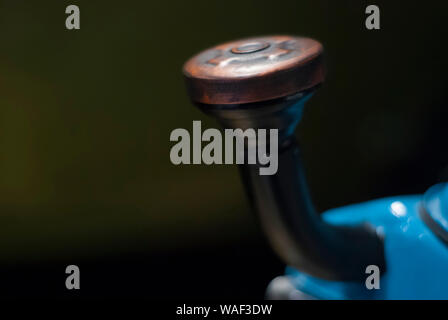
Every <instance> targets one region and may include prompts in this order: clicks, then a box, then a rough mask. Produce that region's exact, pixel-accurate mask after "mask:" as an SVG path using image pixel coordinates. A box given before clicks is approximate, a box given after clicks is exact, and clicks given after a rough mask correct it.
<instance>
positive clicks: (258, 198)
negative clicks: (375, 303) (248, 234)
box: [240, 138, 385, 281]
mask: <svg viewBox="0 0 448 320" xmlns="http://www.w3.org/2000/svg"><path fill="white" fill-rule="evenodd" d="M240 171H241V175H242V177H243V181H244V184H245V186H246V190H247V193H248V195H249V198H250V200H251V203H252V205H253V206H254V208H255V209H256V212H257V213H258V217H259V219H260V222H261V225H262V227H263V229H264V231H265V233H266V234H267V236H268V238H269V241H270V242H271V245H272V247H273V248H274V250H275V251H276V252H277V254H278V255H279V256H280V257H281V258H282V259H283V260H284V261H285V262H286V263H288V264H289V265H291V266H293V267H295V268H297V269H299V270H301V271H303V272H306V273H308V274H310V275H313V276H316V277H319V278H323V279H327V280H340V281H358V280H364V279H365V270H366V267H367V266H368V265H371V264H374V265H377V266H379V268H380V270H382V271H384V270H385V261H384V253H383V252H384V250H383V243H382V241H381V239H380V238H379V237H378V235H377V234H376V233H375V231H374V230H373V229H371V228H369V227H368V226H366V225H365V226H358V227H353V228H351V227H336V226H330V225H329V224H327V223H325V222H324V221H323V220H322V219H321V218H320V215H319V214H318V213H317V212H316V210H315V208H314V206H313V203H312V200H311V196H310V194H309V191H308V187H307V183H306V179H305V174H304V170H303V166H302V161H301V157H300V150H299V146H298V145H297V143H296V141H295V139H294V138H291V139H290V141H288V143H287V144H286V146H285V147H284V148H283V149H282V150H280V151H279V159H278V171H277V173H276V174H275V175H270V176H267V175H265V176H261V175H259V172H258V166H257V165H247V164H245V165H240Z"/></svg>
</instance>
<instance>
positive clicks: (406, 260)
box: [286, 184, 448, 299]
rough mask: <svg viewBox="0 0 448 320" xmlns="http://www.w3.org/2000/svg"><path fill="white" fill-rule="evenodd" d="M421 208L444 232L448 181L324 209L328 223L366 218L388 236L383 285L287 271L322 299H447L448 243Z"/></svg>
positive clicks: (300, 287) (304, 289)
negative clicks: (372, 286) (421, 189)
mask: <svg viewBox="0 0 448 320" xmlns="http://www.w3.org/2000/svg"><path fill="white" fill-rule="evenodd" d="M422 207H423V208H425V209H426V210H427V212H428V213H429V214H430V216H431V217H432V218H433V219H434V220H435V221H436V222H437V223H438V226H439V227H441V228H444V229H445V231H446V230H447V228H448V220H447V219H446V218H447V217H448V184H439V185H436V186H434V187H432V188H430V189H429V190H428V192H427V193H426V194H425V195H411V196H398V197H390V198H385V199H379V200H373V201H369V202H366V203H361V204H354V205H349V206H346V207H342V208H337V209H332V210H329V211H327V212H326V213H324V215H323V218H324V220H325V221H327V222H328V223H331V224H334V225H356V224H360V223H363V222H368V223H370V224H371V225H372V226H374V227H375V228H376V230H377V232H378V233H379V234H382V235H383V236H384V246H385V255H386V262H387V271H386V272H385V273H384V275H383V276H382V277H381V281H380V289H379V290H375V289H372V290H368V289H367V288H366V286H365V283H350V282H334V281H326V280H321V279H317V278H314V277H311V276H308V275H306V274H304V273H302V272H300V271H298V270H295V269H293V268H290V267H288V268H287V270H286V275H287V276H288V277H289V278H290V279H291V282H292V284H293V285H294V286H295V288H296V289H298V290H299V291H301V292H303V293H306V294H308V295H310V296H313V297H315V298H318V299H448V245H447V243H446V242H444V241H442V239H441V238H440V237H439V236H438V235H436V234H435V233H434V232H433V230H432V229H431V228H429V227H428V225H427V224H426V223H425V222H424V221H423V220H422V218H421V215H420V212H421V210H422ZM368 275H369V274H366V278H367V277H368Z"/></svg>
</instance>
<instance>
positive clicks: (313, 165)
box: [0, 0, 448, 299]
mask: <svg viewBox="0 0 448 320" xmlns="http://www.w3.org/2000/svg"><path fill="white" fill-rule="evenodd" d="M70 4H76V5H78V6H79V8H80V11H81V29H80V30H77V31H69V30H67V29H66V28H65V19H66V17H67V15H66V14H65V8H66V6H68V5H70ZM369 4H377V5H378V6H379V7H380V10H381V30H376V31H369V30H367V29H366V28H365V25H364V21H365V18H366V14H365V13H364V12H365V8H366V7H367V5H369ZM447 10H448V5H447V4H443V2H440V1H424V2H422V1H410V2H398V1H395V2H391V1H389V2H387V1H337V2H336V1H330V0H326V1H323V0H313V1H298V0H291V1H282V0H277V1H261V0H258V1H242V0H237V1H234V0H228V1H178V2H174V1H162V2H155V1H154V2H152V1H137V0H130V1H126V2H114V1H87V0H76V1H45V0H42V1H31V0H28V1H24V0H2V1H0V39H1V43H0V48H1V50H0V284H1V285H0V296H3V297H21V296H29V297H33V296H39V297H59V298H65V297H68V298H72V297H100V298H101V297H149V298H155V299H170V298H177V299H192V298H206V299H214V298H229V299H232V298H262V297H263V296H264V290H265V287H266V285H267V284H268V282H269V281H270V280H271V279H272V278H273V277H275V276H277V275H279V274H281V273H282V272H283V269H284V264H283V263H282V262H281V261H280V260H279V259H278V258H277V257H276V256H275V255H274V254H273V253H272V251H271V250H270V248H269V246H268V244H267V241H266V240H265V239H264V237H263V235H262V234H261V232H260V229H259V226H258V225H257V221H256V218H255V217H254V215H253V213H252V211H251V209H250V208H249V205H248V202H247V201H246V198H245V194H244V191H243V188H242V185H241V182H240V178H239V175H238V170H237V168H236V167H235V166H206V165H200V166H186V165H184V166H175V165H173V164H171V162H170V159H169V151H170V148H171V146H172V145H173V143H171V142H170V141H169V135H170V133H171V131H172V130H173V129H175V128H186V129H187V130H189V131H191V127H192V121H193V120H201V121H202V122H203V127H218V124H217V123H216V122H215V121H214V120H213V119H211V118H209V117H206V116H205V115H203V114H202V113H201V112H200V111H198V110H197V109H196V108H195V107H193V106H192V105H191V103H190V102H189V100H188V98H187V95H186V93H185V89H184V84H183V79H182V74H181V68H182V64H183V63H184V62H185V61H186V60H187V59H188V58H189V57H190V56H192V55H193V54H196V53H197V52H198V51H200V50H202V49H206V48H208V47H210V46H213V45H215V44H218V43H220V42H223V41H228V40H233V39H237V38H241V37H250V36H257V35H265V34H292V35H302V36H308V37H312V38H315V39H317V40H319V41H321V42H322V43H323V45H324V48H325V52H326V53H325V57H326V64H327V69H328V76H327V81H326V83H325V84H324V85H323V86H322V88H321V89H319V91H318V92H317V93H316V94H315V96H314V97H313V98H312V99H311V100H310V101H309V102H308V105H307V107H306V109H305V114H304V118H303V121H302V124H301V126H300V127H299V129H298V132H297V134H298V136H299V139H300V141H301V144H302V147H303V152H304V162H305V165H306V171H307V177H308V180H309V184H310V187H311V190H312V195H313V198H314V200H315V202H316V206H317V207H318V208H319V210H321V211H324V210H326V209H329V208H333V207H336V206H342V205H345V204H349V203H353V202H360V201H365V200H369V199H374V198H377V197H382V196H388V195H397V194H405V193H421V192H424V191H425V189H426V188H427V187H428V186H430V185H432V184H434V183H435V182H437V181H439V180H443V179H446V178H447V177H448V169H447V168H448V167H447V165H448V148H447V147H446V139H447V137H448V126H447V120H448V109H447V98H448V97H447V90H446V89H447V83H446V75H447V71H448V68H447V59H446V49H447V46H446V35H447V27H446V18H447V12H448V11H447ZM68 264H76V265H78V266H79V267H80V269H81V290H79V291H68V290H66V289H65V285H64V283H65V278H66V274H65V267H66V266H67V265H68Z"/></svg>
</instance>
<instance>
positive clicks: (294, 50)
mask: <svg viewBox="0 0 448 320" xmlns="http://www.w3.org/2000/svg"><path fill="white" fill-rule="evenodd" d="M322 52H323V48H322V45H321V44H320V43H319V42H317V41H315V40H313V39H310V38H302V37H292V36H268V37H256V38H249V39H243V40H238V41H233V42H227V43H224V44H221V45H218V46H216V47H213V48H210V49H208V50H205V51H203V52H201V53H199V54H198V55H196V56H194V57H192V58H191V59H190V60H188V61H187V62H186V63H185V64H184V67H183V73H184V77H185V80H186V84H187V89H188V93H189V95H190V97H191V99H192V100H193V101H194V102H199V103H205V104H242V103H251V102H259V101H265V100H271V99H276V98H281V97H285V96H288V95H291V94H294V93H297V92H300V91H303V90H305V89H309V88H311V87H314V86H316V85H318V84H319V83H321V82H322V81H323V80H324V67H323V63H322Z"/></svg>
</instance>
